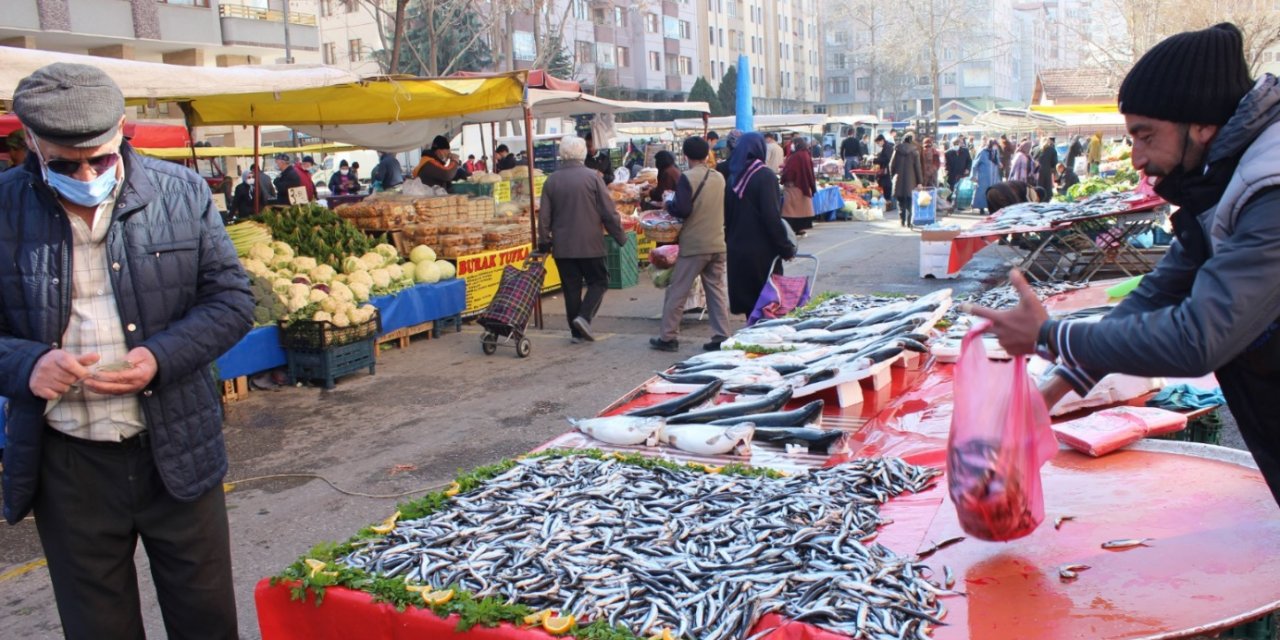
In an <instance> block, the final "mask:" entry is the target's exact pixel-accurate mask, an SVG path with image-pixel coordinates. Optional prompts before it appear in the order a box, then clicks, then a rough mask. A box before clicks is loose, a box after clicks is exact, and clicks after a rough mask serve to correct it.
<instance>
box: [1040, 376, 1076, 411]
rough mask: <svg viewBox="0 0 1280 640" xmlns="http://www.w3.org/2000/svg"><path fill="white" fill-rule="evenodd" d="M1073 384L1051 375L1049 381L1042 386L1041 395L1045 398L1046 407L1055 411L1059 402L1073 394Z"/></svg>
mask: <svg viewBox="0 0 1280 640" xmlns="http://www.w3.org/2000/svg"><path fill="white" fill-rule="evenodd" d="M1071 391H1072V388H1071V384H1070V383H1068V382H1067V381H1066V380H1065V379H1063V378H1060V377H1058V376H1054V375H1051V376H1049V379H1048V380H1046V381H1045V382H1044V383H1043V384H1041V385H1040V395H1041V396H1042V397H1043V398H1044V406H1046V407H1048V408H1049V409H1053V407H1054V405H1056V404H1058V401H1060V400H1062V399H1063V398H1064V397H1066V395H1067V394H1068V393H1071Z"/></svg>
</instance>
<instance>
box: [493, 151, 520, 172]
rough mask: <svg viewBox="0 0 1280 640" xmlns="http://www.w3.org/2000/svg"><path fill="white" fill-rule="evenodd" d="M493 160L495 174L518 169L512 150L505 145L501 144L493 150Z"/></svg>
mask: <svg viewBox="0 0 1280 640" xmlns="http://www.w3.org/2000/svg"><path fill="white" fill-rule="evenodd" d="M493 160H494V164H493V171H494V173H497V172H499V171H506V170H507V169H514V168H516V157H515V156H513V155H511V150H510V149H508V148H507V145H505V144H500V145H498V148H497V149H494V150H493Z"/></svg>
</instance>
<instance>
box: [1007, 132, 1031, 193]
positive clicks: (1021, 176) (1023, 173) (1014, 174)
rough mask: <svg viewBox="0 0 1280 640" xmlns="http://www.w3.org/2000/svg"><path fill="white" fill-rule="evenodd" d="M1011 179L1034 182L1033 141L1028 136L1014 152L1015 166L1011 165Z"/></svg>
mask: <svg viewBox="0 0 1280 640" xmlns="http://www.w3.org/2000/svg"><path fill="white" fill-rule="evenodd" d="M1009 179H1010V180H1020V181H1022V182H1033V180H1032V175H1031V141H1030V140H1027V139H1026V138H1023V139H1022V143H1021V144H1019V145H1018V151H1017V152H1016V153H1014V154H1013V166H1011V167H1009Z"/></svg>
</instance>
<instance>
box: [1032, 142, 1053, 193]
mask: <svg viewBox="0 0 1280 640" xmlns="http://www.w3.org/2000/svg"><path fill="white" fill-rule="evenodd" d="M1036 167H1037V171H1038V173H1039V176H1038V178H1039V179H1038V180H1037V181H1036V185H1037V186H1039V187H1040V188H1041V189H1043V190H1044V191H1045V193H1047V194H1049V197H1050V198H1052V197H1053V194H1054V193H1056V190H1055V189H1054V180H1053V179H1054V176H1055V172H1056V171H1057V168H1058V149H1057V147H1056V146H1055V140H1054V139H1053V138H1052V137H1050V138H1048V139H1046V140H1045V141H1044V146H1042V147H1040V156H1039V158H1037V160H1036Z"/></svg>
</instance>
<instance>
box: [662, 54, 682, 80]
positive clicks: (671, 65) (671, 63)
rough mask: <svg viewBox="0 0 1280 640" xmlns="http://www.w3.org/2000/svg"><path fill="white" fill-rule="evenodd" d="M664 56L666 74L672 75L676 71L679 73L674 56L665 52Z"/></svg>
mask: <svg viewBox="0 0 1280 640" xmlns="http://www.w3.org/2000/svg"><path fill="white" fill-rule="evenodd" d="M665 57H666V62H667V75H669V76H674V75H675V74H676V73H679V68H678V67H679V64H678V63H677V62H676V57H675V56H673V55H671V54H667V55H666V56H665Z"/></svg>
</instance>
